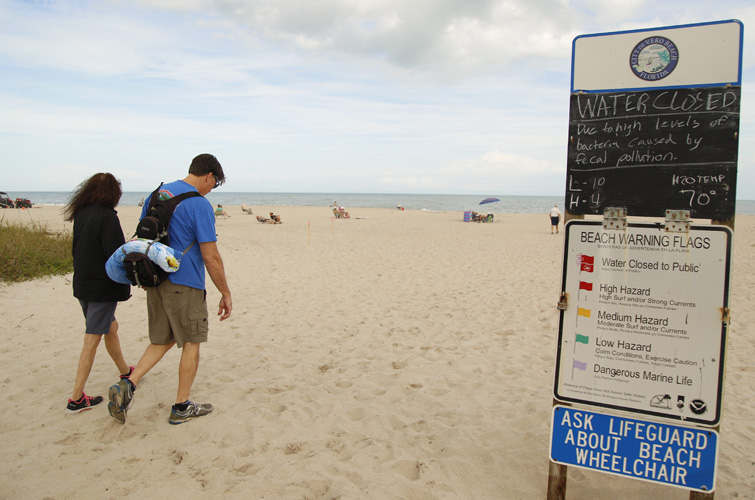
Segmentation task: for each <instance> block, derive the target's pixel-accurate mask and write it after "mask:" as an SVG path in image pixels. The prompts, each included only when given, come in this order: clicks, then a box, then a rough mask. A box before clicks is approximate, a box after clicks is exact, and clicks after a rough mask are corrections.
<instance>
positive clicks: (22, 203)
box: [16, 198, 31, 208]
mask: <svg viewBox="0 0 755 500" xmlns="http://www.w3.org/2000/svg"><path fill="white" fill-rule="evenodd" d="M16 208H31V201H29V199H28V198H16Z"/></svg>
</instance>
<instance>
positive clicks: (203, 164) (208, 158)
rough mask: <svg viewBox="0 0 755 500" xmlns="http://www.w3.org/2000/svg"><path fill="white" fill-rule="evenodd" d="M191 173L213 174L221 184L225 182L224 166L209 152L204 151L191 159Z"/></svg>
mask: <svg viewBox="0 0 755 500" xmlns="http://www.w3.org/2000/svg"><path fill="white" fill-rule="evenodd" d="M189 173H190V174H193V175H196V176H199V177H201V176H203V175H207V174H212V175H214V176H215V179H217V181H218V183H220V184H221V185H222V184H223V183H224V182H225V174H224V173H223V167H221V166H220V162H219V161H218V159H217V158H215V156H213V155H211V154H209V153H202V154H201V155H198V156H196V157H195V158H194V159H193V160H191V165H189Z"/></svg>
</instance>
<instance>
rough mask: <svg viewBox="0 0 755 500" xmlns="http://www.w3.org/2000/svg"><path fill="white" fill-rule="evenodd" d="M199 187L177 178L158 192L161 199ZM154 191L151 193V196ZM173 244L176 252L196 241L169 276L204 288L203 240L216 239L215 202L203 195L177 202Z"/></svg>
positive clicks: (171, 232) (172, 224) (171, 233)
mask: <svg viewBox="0 0 755 500" xmlns="http://www.w3.org/2000/svg"><path fill="white" fill-rule="evenodd" d="M189 191H196V188H195V187H194V186H192V185H191V184H189V183H187V182H184V181H175V182H169V183H167V184H163V185H162V187H161V188H160V191H159V195H160V197H161V198H162V199H168V198H172V197H174V196H177V195H179V194H183V193H186V192H189ZM151 197H152V195H150V198H151ZM149 201H150V200H149V198H148V199H147V200H145V202H144V208H142V218H143V217H144V216H145V215H147V209H148V207H149ZM168 236H169V237H170V247H171V248H172V249H173V250H175V251H176V252H177V253H180V252H183V251H184V250H186V247H188V246H189V245H191V244H192V243H193V242H195V241H196V243H194V245H193V246H192V247H191V248H190V249H189V251H188V252H187V253H186V255H184V256H183V257H182V258H181V265H180V266H179V268H178V271H176V272H175V273H170V274H169V275H168V279H169V280H170V281H171V282H173V283H175V284H177V285H186V286H190V287H192V288H198V289H200V290H204V289H205V268H204V260H202V251H201V250H200V248H199V244H200V243H207V242H209V241H217V236H216V233H215V212H214V211H213V209H212V204H211V203H210V202H209V201H207V199H206V198H205V197H203V196H195V197H193V198H187V199H185V200H183V201H182V202H181V203H179V204H178V206H177V207H176V210H175V211H174V212H173V218H172V219H171V220H170V225H169V226H168Z"/></svg>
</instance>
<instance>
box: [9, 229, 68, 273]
mask: <svg viewBox="0 0 755 500" xmlns="http://www.w3.org/2000/svg"><path fill="white" fill-rule="evenodd" d="M72 243H73V235H72V234H71V233H55V232H51V231H48V230H47V225H43V224H40V223H37V222H31V223H29V224H25V225H18V224H10V223H9V222H7V221H5V220H2V219H0V281H3V282H6V283H15V282H19V281H27V280H31V279H34V278H39V277H42V276H49V275H56V274H68V273H70V272H73V256H72V255H71V244H72Z"/></svg>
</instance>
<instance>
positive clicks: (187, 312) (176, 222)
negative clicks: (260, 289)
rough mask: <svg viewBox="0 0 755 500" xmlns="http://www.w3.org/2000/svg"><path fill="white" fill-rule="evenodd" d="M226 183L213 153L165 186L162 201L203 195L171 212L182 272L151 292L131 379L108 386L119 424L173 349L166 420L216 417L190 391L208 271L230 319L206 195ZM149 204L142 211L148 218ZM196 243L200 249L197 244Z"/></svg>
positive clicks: (203, 333) (223, 314) (201, 338)
mask: <svg viewBox="0 0 755 500" xmlns="http://www.w3.org/2000/svg"><path fill="white" fill-rule="evenodd" d="M223 182H225V175H224V174H223V167H221V166H220V162H218V160H217V158H215V157H214V156H213V155H211V154H201V155H199V156H197V157H195V158H194V159H193V160H192V162H191V165H190V166H189V174H188V175H187V176H186V177H185V178H184V179H183V180H178V181H174V182H170V183H167V184H164V185H163V186H162V187H161V188H160V191H159V196H160V197H161V198H162V197H167V198H169V197H172V196H177V195H179V194H182V193H186V192H189V191H197V192H199V194H200V195H202V196H196V197H193V198H187V199H185V200H183V201H182V202H181V203H180V204H179V205H178V206H177V207H176V210H175V212H173V218H172V219H171V221H170V224H169V226H168V236H169V237H170V246H171V247H173V248H180V249H186V248H189V250H187V251H186V252H185V253H184V256H183V258H182V260H181V266H180V267H179V269H178V271H176V272H174V273H171V274H170V275H169V278H168V280H166V281H164V282H163V283H162V284H160V286H157V287H153V288H147V318H148V324H149V341H150V344H149V345H148V346H147V349H146V350H145V351H144V354H143V355H142V358H141V359H140V360H139V363H137V365H136V368H134V371H133V373H132V374H131V377H130V378H129V379H125V380H120V381H119V382H118V383H117V384H115V385H113V386H112V387H110V391H109V392H108V398H109V399H110V403H109V404H108V411H109V412H110V415H111V416H112V417H113V418H114V419H116V420H117V421H118V422H120V423H122V424H123V423H125V422H126V414H127V412H128V409H129V407H130V405H131V401H132V399H133V397H134V392H135V391H136V389H137V387H138V385H139V382H140V381H141V379H142V377H144V375H146V374H147V372H149V371H150V370H151V369H152V368H153V367H154V366H155V365H156V364H157V363H158V362H159V361H160V360H161V359H162V358H163V356H164V355H165V353H167V352H168V351H169V350H170V349H171V348H172V347H173V346H174V345H177V346H178V347H179V349H181V359H180V361H179V364H178V392H177V394H176V403H175V404H174V405H173V407H172V408H171V410H170V417H169V419H168V421H169V422H170V423H171V424H174V425H175V424H182V423H184V422H187V421H188V420H190V419H192V418H196V417H201V416H204V415H207V414H209V413H210V412H212V410H213V408H212V405H211V404H197V403H194V402H192V401H191V400H189V394H190V392H191V386H192V384H193V383H194V377H196V375H197V369H198V368H199V346H200V345H201V344H202V343H203V342H206V341H207V332H208V325H207V323H208V321H207V320H208V313H207V301H206V293H207V292H206V291H205V266H207V273H208V274H209V275H210V279H212V282H213V283H214V284H215V287H216V288H217V289H218V291H219V292H220V295H221V297H220V303H219V305H218V315H219V316H220V321H223V320H225V319H227V318H228V317H229V316H230V315H231V310H232V308H233V306H232V302H231V290H230V289H229V288H228V282H227V280H226V276H225V268H224V266H223V259H222V258H221V256H220V252H219V251H218V246H217V236H216V233H215V215H214V213H213V209H212V204H211V203H210V202H209V201H207V199H206V198H204V196H205V195H206V194H208V193H209V192H210V191H212V190H213V189H215V188H217V187H218V186H220V185H221V184H223ZM148 207H149V200H148V201H147V203H145V205H144V208H143V209H142V218H144V216H145V215H146V213H147V209H148ZM195 243H196V244H195Z"/></svg>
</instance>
